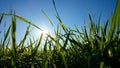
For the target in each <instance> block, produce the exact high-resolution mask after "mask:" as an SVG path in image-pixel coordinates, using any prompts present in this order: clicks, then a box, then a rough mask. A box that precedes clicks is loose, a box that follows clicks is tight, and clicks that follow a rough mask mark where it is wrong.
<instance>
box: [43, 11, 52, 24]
mask: <svg viewBox="0 0 120 68" xmlns="http://www.w3.org/2000/svg"><path fill="white" fill-rule="evenodd" d="M42 13H43V14H44V16H45V17H46V18H47V19H48V20H49V22H50V24H51V25H52V26H54V25H53V23H52V21H51V20H50V18H49V17H48V15H47V14H46V13H45V12H44V11H43V10H42Z"/></svg>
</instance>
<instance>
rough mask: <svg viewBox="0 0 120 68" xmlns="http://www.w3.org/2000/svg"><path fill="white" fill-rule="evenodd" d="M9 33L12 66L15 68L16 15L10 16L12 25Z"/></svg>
mask: <svg viewBox="0 0 120 68" xmlns="http://www.w3.org/2000/svg"><path fill="white" fill-rule="evenodd" d="M11 28H12V29H11V30H12V31H11V33H12V34H11V35H12V55H11V57H12V66H13V68H16V49H15V47H16V17H15V16H12V27H11Z"/></svg>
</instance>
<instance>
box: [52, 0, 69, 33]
mask: <svg viewBox="0 0 120 68" xmlns="http://www.w3.org/2000/svg"><path fill="white" fill-rule="evenodd" d="M52 2H53V6H54V9H55V12H56V14H57V15H56V18H57V19H58V21H59V23H60V25H61V26H62V28H63V30H64V31H65V33H67V28H66V27H65V25H64V24H63V23H62V20H61V19H60V16H59V14H58V11H57V8H56V4H55V0H52Z"/></svg>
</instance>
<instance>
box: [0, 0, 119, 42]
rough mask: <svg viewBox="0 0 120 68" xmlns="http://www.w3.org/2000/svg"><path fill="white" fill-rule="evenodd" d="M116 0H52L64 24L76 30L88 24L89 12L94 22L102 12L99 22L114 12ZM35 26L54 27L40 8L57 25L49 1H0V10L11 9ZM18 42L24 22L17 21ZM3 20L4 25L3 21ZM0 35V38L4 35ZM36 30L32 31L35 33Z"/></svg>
mask: <svg viewBox="0 0 120 68" xmlns="http://www.w3.org/2000/svg"><path fill="white" fill-rule="evenodd" d="M116 1H117V0H55V2H56V7H57V10H58V13H59V15H60V17H61V19H62V21H63V22H64V24H65V25H66V26H67V27H71V28H74V25H77V26H78V28H79V29H81V26H83V24H84V20H86V23H87V24H88V23H89V19H88V12H90V13H91V14H92V17H93V18H94V20H95V21H97V20H98V17H99V16H100V14H101V24H104V22H105V21H106V20H107V19H108V18H109V17H110V16H111V15H112V14H113V12H114V9H115V5H116ZM11 8H12V10H14V11H15V13H16V14H17V15H20V16H22V17H24V18H26V19H28V20H30V21H32V22H34V24H36V25H38V26H39V27H41V28H43V29H45V30H48V31H50V32H51V31H52V30H53V27H52V26H51V24H50V23H49V21H48V20H47V19H46V18H45V17H44V15H43V13H42V12H41V10H44V11H45V12H46V13H47V15H48V16H49V17H50V19H51V20H52V21H53V24H54V25H55V26H56V25H57V24H58V22H57V20H56V18H55V10H54V7H53V4H52V0H0V13H3V12H5V13H10V9H11ZM17 21H18V22H17V37H18V39H17V41H19V40H20V39H21V38H23V36H24V33H25V30H26V26H27V24H25V23H23V22H22V21H19V20H17ZM4 22H6V28H4V25H3V23H4ZM10 22H11V21H10V18H9V17H5V18H4V20H3V21H2V24H1V25H0V31H1V32H2V33H3V32H4V31H3V30H5V29H7V28H8V26H9V25H10ZM2 33H1V34H0V38H1V37H2V36H3V34H2ZM36 34H37V32H33V35H36Z"/></svg>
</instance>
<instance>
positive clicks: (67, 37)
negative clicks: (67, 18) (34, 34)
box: [0, 0, 120, 68]
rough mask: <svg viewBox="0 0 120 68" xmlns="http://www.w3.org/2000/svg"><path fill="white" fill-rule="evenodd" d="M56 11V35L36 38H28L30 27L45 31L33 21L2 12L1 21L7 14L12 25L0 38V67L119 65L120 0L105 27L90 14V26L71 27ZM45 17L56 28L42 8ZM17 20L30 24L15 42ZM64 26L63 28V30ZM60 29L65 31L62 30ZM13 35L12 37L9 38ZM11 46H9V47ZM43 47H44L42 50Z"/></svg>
mask: <svg viewBox="0 0 120 68" xmlns="http://www.w3.org/2000/svg"><path fill="white" fill-rule="evenodd" d="M53 5H54V8H55V11H56V19H57V20H58V22H59V25H58V26H57V28H56V29H55V30H54V34H55V36H54V37H53V36H51V35H49V34H47V36H46V38H45V39H43V34H41V35H40V38H39V39H38V40H37V41H35V40H32V38H29V44H28V45H26V44H25V42H26V41H27V38H28V37H27V36H29V32H30V26H34V27H36V28H37V29H39V30H41V31H43V29H42V28H40V27H38V26H37V25H35V24H34V23H33V22H30V21H29V20H27V19H25V18H24V17H21V16H18V15H16V14H9V13H3V14H1V15H0V23H3V22H2V19H3V18H4V17H5V16H10V17H11V25H10V26H9V28H8V29H7V31H6V32H5V34H4V38H3V39H1V40H0V41H1V42H0V67H1V68H4V67H7V68H10V67H12V68H21V67H24V68H27V67H29V68H30V67H31V68H76V67H78V68H119V67H120V66H119V64H120V9H119V6H120V0H118V2H117V4H116V9H115V11H114V15H112V16H111V17H110V18H109V19H108V20H107V21H106V22H105V24H104V25H103V26H102V25H101V24H100V18H99V21H98V22H97V24H95V23H93V22H94V20H93V17H92V16H91V15H90V13H89V14H88V16H89V19H90V20H89V21H90V23H89V25H88V26H89V28H88V29H87V28H86V26H85V25H84V27H83V30H82V31H79V29H78V28H77V27H76V26H75V27H76V29H71V28H68V27H66V26H65V25H64V23H63V22H62V20H61V18H60V17H59V14H58V12H57V8H56V4H55V2H54V0H53ZM42 12H43V14H44V15H45V17H46V18H47V19H48V20H49V22H50V23H51V25H52V26H53V27H54V24H53V22H52V21H51V19H50V17H49V16H47V14H46V13H45V12H44V11H43V10H42ZM16 19H19V20H21V21H23V22H25V23H27V24H28V27H27V29H26V32H25V34H24V37H23V39H21V41H20V42H19V43H17V42H16V39H17V38H16V22H17V21H16ZM61 28H62V29H61ZM61 31H64V33H63V32H61ZM10 37H11V38H10ZM43 40H45V41H43ZM9 46H10V47H9ZM41 46H43V48H41V49H39V48H40V47H41Z"/></svg>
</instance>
